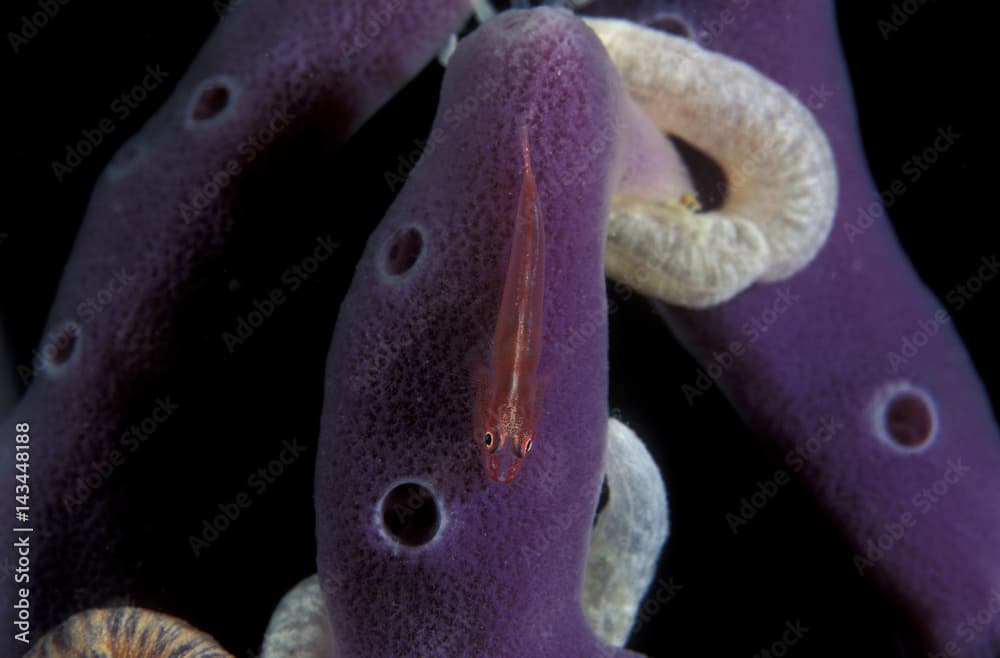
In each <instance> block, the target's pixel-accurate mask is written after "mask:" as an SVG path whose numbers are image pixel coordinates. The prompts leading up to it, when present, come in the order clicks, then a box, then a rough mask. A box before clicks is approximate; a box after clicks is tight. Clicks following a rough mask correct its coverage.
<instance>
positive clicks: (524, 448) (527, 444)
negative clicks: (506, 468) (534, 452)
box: [521, 436, 533, 457]
mask: <svg viewBox="0 0 1000 658" xmlns="http://www.w3.org/2000/svg"><path fill="white" fill-rule="evenodd" d="M532 443H533V441H532V440H531V437H530V436H529V437H528V438H526V439H525V440H524V443H522V444H521V456H522V457H523V456H524V455H527V454H528V453H529V452H531V445H532Z"/></svg>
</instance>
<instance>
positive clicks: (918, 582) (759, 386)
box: [588, 0, 1000, 655]
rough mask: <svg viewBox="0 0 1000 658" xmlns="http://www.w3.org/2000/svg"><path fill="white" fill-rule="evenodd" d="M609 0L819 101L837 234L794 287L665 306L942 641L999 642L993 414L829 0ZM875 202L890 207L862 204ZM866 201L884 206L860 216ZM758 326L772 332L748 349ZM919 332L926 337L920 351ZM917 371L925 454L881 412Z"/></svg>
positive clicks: (990, 650) (760, 429) (888, 587)
mask: <svg viewBox="0 0 1000 658" xmlns="http://www.w3.org/2000/svg"><path fill="white" fill-rule="evenodd" d="M611 4H612V3H597V4H596V5H595V6H593V7H592V8H591V9H589V10H588V11H591V12H593V13H594V14H598V15H600V14H603V13H612V14H616V15H619V16H622V17H627V18H630V19H632V20H636V21H638V22H644V21H646V20H648V19H650V18H652V17H654V16H656V15H657V14H659V13H663V12H666V13H669V14H672V15H674V16H676V17H679V18H681V19H682V20H683V21H685V22H686V23H687V24H688V26H689V27H690V28H691V32H692V34H694V35H695V36H696V37H697V38H698V39H699V41H700V42H701V43H702V45H704V46H706V47H708V48H711V49H713V50H718V51H720V52H724V53H726V54H728V55H731V56H733V57H736V58H738V59H741V60H743V61H746V62H748V63H750V64H751V65H753V66H754V67H756V68H757V69H758V70H760V71H761V72H763V73H764V74H766V75H768V76H770V77H771V78H773V79H775V80H777V81H778V82H780V83H782V84H783V85H785V86H786V87H787V88H789V89H790V90H792V91H794V92H796V93H798V94H799V97H800V99H802V100H803V101H804V102H806V103H807V105H810V107H811V108H812V109H813V110H814V114H815V116H816V117H817V119H818V121H819V122H820V125H821V126H822V127H823V129H824V130H825V132H826V134H827V136H828V138H829V140H830V142H831V145H832V146H833V149H834V152H835V156H836V159H837V166H838V175H839V178H840V196H839V206H838V213H837V217H836V220H835V222H836V223H835V226H834V228H833V231H832V233H831V235H830V238H829V241H828V243H827V245H826V247H825V248H824V249H823V250H822V251H821V252H820V254H819V256H818V257H817V259H816V260H815V261H814V262H813V263H812V264H811V265H810V266H809V267H808V268H806V269H805V270H804V271H803V272H802V273H800V274H799V275H797V276H794V277H792V278H791V279H789V280H787V281H785V282H781V283H778V284H775V285H770V286H756V287H754V288H752V289H750V290H748V291H747V292H745V293H743V294H741V295H739V296H738V297H737V298H736V299H734V300H732V301H730V302H728V303H725V304H722V305H721V306H719V307H718V308H715V309H711V310H707V311H686V310H683V309H678V308H664V309H663V313H664V316H665V317H666V319H667V321H668V323H669V325H670V327H671V329H673V330H674V332H675V333H676V334H677V335H678V336H679V337H680V339H681V340H682V341H683V342H684V343H685V344H686V345H687V346H688V348H689V349H690V350H691V351H692V353H693V354H694V355H695V356H696V357H697V358H698V359H699V360H700V361H701V362H702V364H703V366H705V367H706V369H707V368H708V367H709V366H710V365H711V366H712V367H713V372H718V373H720V375H719V383H720V384H721V386H722V388H723V390H724V391H725V393H726V395H727V396H728V397H729V398H730V400H731V401H732V402H733V404H734V405H735V406H736V408H737V410H738V411H739V412H740V414H741V415H742V416H743V417H744V419H745V420H746V421H747V423H748V424H749V425H750V426H751V427H752V429H754V430H755V431H756V432H757V433H758V434H759V435H760V436H761V437H763V438H765V439H766V440H767V441H768V442H769V443H770V444H771V445H772V446H773V447H774V448H776V449H777V450H778V451H780V454H781V457H782V459H783V463H785V464H787V465H789V466H790V467H791V468H792V470H794V471H796V472H798V471H800V470H801V477H802V478H803V480H804V481H805V482H806V483H807V486H808V487H809V488H810V489H812V491H813V492H814V493H815V495H816V498H817V500H818V501H819V504H820V506H821V507H822V508H824V510H825V511H826V512H827V513H829V514H830V515H831V516H832V517H833V519H834V521H835V522H836V524H837V525H838V527H839V528H840V529H841V531H842V532H843V533H844V534H845V535H846V537H847V539H848V540H849V542H850V545H851V546H852V548H853V549H854V551H856V558H855V559H856V564H858V565H859V569H860V570H861V571H863V573H864V575H865V577H870V578H872V579H874V580H875V581H876V582H878V583H879V585H880V586H881V587H882V588H883V589H884V590H885V591H887V592H888V593H889V594H890V595H891V596H892V597H893V598H895V599H897V600H898V601H899V602H900V603H901V604H902V605H903V606H904V607H905V609H906V610H907V611H908V613H909V614H910V615H911V618H912V620H913V623H914V625H915V627H916V628H917V629H918V632H919V633H920V634H921V635H923V636H924V639H925V642H926V644H927V647H928V648H929V649H931V650H934V651H937V652H947V654H946V655H992V654H995V653H997V652H998V651H1000V615H998V614H996V610H997V606H998V605H1000V594H998V592H1000V439H998V434H997V427H996V423H995V420H994V417H993V414H992V412H991V410H990V408H989V405H988V402H987V400H986V397H985V394H984V390H983V388H982V385H981V384H980V382H979V378H978V376H977V375H976V373H975V371H974V369H973V368H972V366H971V363H970V361H969V358H968V355H967V354H966V352H965V350H964V348H963V346H962V344H961V342H960V340H959V339H958V337H957V335H956V333H955V332H954V330H953V328H952V326H951V324H950V322H949V321H947V320H942V318H946V317H947V315H941V314H942V313H945V314H946V313H947V309H946V307H944V306H943V304H942V303H941V302H940V301H939V300H937V299H935V298H934V297H933V296H932V295H931V294H930V293H929V291H928V290H927V289H926V288H925V287H924V285H923V284H922V283H921V281H920V280H919V279H918V278H917V276H916V274H915V272H914V271H913V268H912V266H911V265H910V264H909V262H908V261H907V259H906V256H905V255H904V254H903V252H902V250H901V249H900V246H899V244H898V243H897V241H896V239H895V236H894V235H893V233H892V230H891V228H890V226H889V224H888V222H887V221H886V219H885V218H884V216H883V215H882V212H881V209H880V208H879V207H878V205H877V204H878V195H877V191H876V190H875V188H874V186H873V184H872V181H871V179H870V177H869V174H868V171H867V168H866V165H865V159H864V154H863V152H862V149H861V144H860V141H859V138H858V134H857V126H856V123H855V115H854V109H853V99H852V94H851V89H850V85H849V80H848V78H847V75H846V71H845V69H844V65H843V62H842V58H841V53H840V47H839V45H838V41H837V34H836V28H835V21H834V17H833V10H832V3H800V2H792V1H785V0H775V1H772V2H767V3H748V2H736V3H728V2H647V3H622V6H617V7H614V8H613V10H612V8H610V7H609V5H611ZM605 9H608V11H607V12H605V11H604V10H605ZM942 143H943V142H942ZM870 204H876V206H875V208H876V210H875V211H871V210H865V209H868V208H869V206H870ZM862 212H867V213H868V215H869V216H872V217H874V219H873V220H870V219H869V220H865V219H860V217H861V213H862ZM765 314H766V315H765ZM762 319H764V320H766V321H765V322H763V323H761V320H762ZM755 320H756V321H757V322H758V323H760V324H757V325H751V323H752V322H753V321H755ZM754 327H763V329H759V328H757V329H754ZM748 328H749V330H748ZM755 330H756V331H757V332H758V333H763V332H764V331H766V334H767V335H766V338H765V339H761V340H759V341H757V340H754V341H753V343H752V345H749V346H748V342H750V341H748V337H752V335H753V333H752V332H753V331H755ZM918 334H922V335H923V337H922V338H916V341H917V342H918V343H923V344H921V345H916V346H915V349H913V348H914V345H913V342H914V337H915V336H917V335H918ZM925 339H926V340H925ZM734 342H735V343H738V344H740V345H741V346H742V349H740V350H735V349H734V348H733V347H732V345H733V343H734ZM907 343H910V346H909V347H907V346H906V344H907ZM737 351H739V352H741V353H740V354H736V352H737ZM891 355H896V356H895V357H892V356H891ZM716 368H718V370H716ZM904 381H905V382H909V383H910V384H912V385H914V386H916V387H919V388H920V389H923V390H924V391H926V392H927V393H928V394H929V396H930V399H931V400H932V401H933V405H934V407H935V409H936V418H937V437H936V440H935V441H934V442H933V443H932V444H931V445H930V447H929V448H927V449H926V450H924V451H922V452H917V453H912V454H902V453H900V452H898V451H896V450H894V449H893V448H892V447H890V446H888V445H886V444H885V443H884V442H882V441H880V440H879V439H878V438H877V437H876V434H875V431H874V430H873V427H874V421H873V419H872V413H871V407H872V401H873V398H874V397H875V395H876V393H877V392H878V391H879V390H880V389H882V388H883V387H884V386H886V385H887V384H891V383H893V382H904ZM693 395H694V396H695V397H697V395H699V393H698V392H697V391H695V392H694V393H693ZM825 427H832V428H833V429H832V434H831V433H829V432H828V431H827V430H826V429H824V428H825ZM828 437H829V438H828ZM810 439H813V442H812V443H811V444H810V443H809V440H810ZM796 451H798V452H796ZM928 491H929V492H930V495H928V494H927V492H928ZM880 539H881V541H882V548H881V549H876V550H872V548H871V546H870V545H869V542H874V543H875V544H876V545H877V544H878V542H879V541H880ZM872 558H874V559H872ZM862 559H863V560H868V561H867V562H866V561H863V560H862ZM977 616H978V617H979V618H980V619H979V622H978V623H977V622H976V617H977Z"/></svg>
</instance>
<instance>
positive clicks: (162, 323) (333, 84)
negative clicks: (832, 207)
mask: <svg viewBox="0 0 1000 658" xmlns="http://www.w3.org/2000/svg"><path fill="white" fill-rule="evenodd" d="M467 13H468V8H467V7H466V6H465V3H463V2H458V1H456V2H428V3H419V5H417V6H414V5H413V4H412V3H407V5H406V6H405V7H404V6H403V3H401V2H394V1H385V2H331V3H291V4H289V3H249V4H248V5H247V6H246V7H241V8H240V9H239V10H237V11H234V12H233V13H232V14H230V15H228V16H227V17H226V19H225V20H224V21H223V23H222V24H221V26H220V27H219V28H218V30H217V31H216V32H215V34H214V35H213V37H212V38H211V39H210V40H209V41H208V43H207V44H206V45H205V47H204V48H203V50H202V51H201V53H200V55H199V57H198V58H197V59H196V60H195V62H194V63H193V64H192V65H191V67H190V69H189V71H188V73H187V75H186V76H185V77H184V78H183V79H182V80H181V81H180V82H179V83H178V85H177V87H176V89H175V91H174V94H173V96H172V98H171V100H170V101H169V102H168V103H167V104H166V105H165V106H164V107H163V108H162V109H161V110H160V111H159V112H158V113H157V114H156V115H155V116H154V117H153V118H152V119H151V120H150V121H149V122H148V124H147V125H146V126H145V128H144V129H143V131H142V132H140V133H139V134H138V135H136V136H135V137H134V138H133V139H132V140H130V141H129V142H127V143H126V144H125V146H124V147H122V149H121V150H120V151H119V152H118V154H117V155H116V156H115V158H114V159H113V160H112V162H111V164H110V165H109V167H108V168H107V169H106V170H105V172H104V174H103V176H102V178H101V180H100V181H99V183H98V185H97V187H96V188H95V190H94V192H93V195H92V198H91V201H90V206H89V209H88V215H87V219H86V220H85V221H84V224H83V226H82V228H81V230H80V233H79V235H78V237H77V241H76V245H75V248H74V250H73V253H72V256H71V258H70V260H69V262H68V264H67V266H66V270H65V273H64V275H63V279H62V283H61V285H60V288H59V291H58V294H57V297H56V300H55V303H54V304H53V306H52V310H51V311H50V314H49V320H48V322H47V324H46V330H45V333H44V338H43V341H42V345H41V346H40V348H39V351H45V350H44V348H45V346H46V345H47V343H48V342H50V340H52V337H53V336H57V335H58V334H59V333H60V331H61V327H63V326H64V324H65V323H66V322H67V321H68V320H70V319H72V320H73V321H75V322H76V323H77V324H78V325H79V326H80V335H79V337H78V339H77V342H76V344H75V347H74V351H73V354H72V356H71V357H70V359H69V361H68V362H67V363H66V365H65V366H64V367H63V368H62V372H60V373H59V374H58V375H57V376H53V375H50V374H48V373H47V372H37V373H36V374H35V379H34V382H33V384H32V386H31V387H30V389H29V390H28V392H27V394H26V395H25V397H24V398H23V399H22V400H21V401H20V403H19V404H18V405H17V406H16V407H15V408H14V409H13V410H12V412H11V414H10V416H9V419H10V420H5V422H4V426H8V425H10V426H13V423H14V420H16V421H17V422H29V423H30V424H31V430H32V432H31V433H32V436H33V442H32V460H31V477H32V483H33V484H34V489H33V491H32V505H31V506H32V519H31V521H32V523H33V525H34V526H35V527H36V532H35V534H34V535H33V539H32V544H33V546H32V548H33V552H32V555H31V557H32V576H33V579H32V581H31V600H32V601H33V622H34V623H33V627H32V638H37V637H38V636H39V634H40V633H41V632H43V631H44V630H46V629H47V628H48V627H49V626H50V625H51V624H52V623H54V622H57V621H59V620H61V619H62V618H64V617H65V616H66V615H67V614H69V613H71V612H73V611H75V610H77V609H80V608H82V607H85V606H88V605H95V604H98V603H101V604H104V603H108V602H109V601H114V600H116V597H121V596H123V595H125V594H126V591H127V586H128V583H129V582H130V581H131V579H132V577H133V575H134V571H135V569H137V568H139V565H141V563H142V561H143V556H141V555H140V556H136V555H133V554H132V553H131V550H132V548H134V544H130V542H129V541H126V536H127V535H131V536H132V540H133V541H134V540H135V537H136V536H141V535H144V534H148V533H149V532H150V531H149V530H148V529H147V528H146V527H145V525H146V524H150V523H154V522H155V519H152V518H149V517H148V516H147V517H145V518H143V516H144V512H148V509H145V507H144V501H143V500H141V499H139V500H136V499H135V498H133V495H132V493H131V492H130V491H129V490H128V489H127V488H125V487H124V482H125V481H126V480H124V479H123V474H122V471H123V470H124V469H120V468H118V466H119V464H118V463H116V459H115V458H114V457H113V454H114V453H115V452H117V453H118V455H119V457H123V461H127V460H128V459H127V455H128V450H127V449H126V446H125V444H124V443H123V441H124V435H125V433H126V432H127V429H128V427H129V426H130V424H131V423H134V422H137V421H140V420H142V419H143V417H144V416H150V417H153V418H154V419H155V420H157V421H158V424H159V425H162V424H163V423H165V422H167V419H168V418H169V417H170V415H171V414H172V413H176V402H177V401H176V397H174V399H173V400H170V399H169V396H168V399H167V400H166V401H165V402H164V403H162V404H160V403H159V402H155V401H154V395H153V392H154V391H156V384H157V382H158V380H159V378H160V377H161V376H162V375H163V374H164V372H165V371H167V370H169V368H170V366H171V363H172V360H173V359H174V358H176V357H177V354H176V352H175V350H176V347H177V345H178V342H179V341H180V337H181V336H182V335H185V334H188V335H189V334H190V332H191V325H192V323H197V321H198V316H197V315H196V314H194V313H192V312H191V309H192V307H191V300H192V298H193V296H194V295H195V294H196V293H197V292H198V291H199V287H200V286H201V285H202V284H203V281H204V277H206V276H207V275H208V274H210V273H211V272H212V271H213V267H217V266H218V262H219V259H220V257H221V255H222V253H223V251H224V249H225V248H226V246H227V242H228V241H229V240H230V238H231V235H232V224H233V222H232V216H231V211H232V208H231V206H230V205H229V204H230V203H231V201H232V199H233V198H234V197H235V196H237V195H238V193H239V192H241V191H242V189H241V188H243V186H244V185H245V184H246V181H247V180H248V179H249V180H251V181H252V180H253V178H254V175H255V174H257V173H259V170H258V169H257V167H258V165H259V164H260V161H261V160H262V159H263V158H262V155H263V153H264V151H265V150H268V151H273V150H275V149H276V145H278V144H287V143H290V142H294V138H295V137H296V136H301V135H303V134H306V135H309V136H310V137H311V138H312V140H313V142H312V145H311V146H310V148H312V149H313V150H314V151H316V150H322V149H324V148H326V149H329V148H330V147H331V146H336V145H338V144H339V143H340V142H342V141H343V140H344V139H345V138H346V137H347V136H348V135H349V134H350V133H351V132H352V131H353V130H355V129H356V128H357V127H358V126H359V125H360V124H361V123H362V122H363V121H364V120H365V119H366V118H367V117H368V116H370V115H371V114H372V113H373V112H374V111H375V110H376V109H377V108H378V106H379V105H381V104H382V103H383V102H385V101H386V100H387V99H388V98H389V97H390V96H391V95H392V94H394V93H395V92H396V91H398V90H399V89H400V88H401V87H402V86H403V85H404V84H405V83H406V82H407V81H408V80H409V79H410V78H411V77H412V76H414V75H416V73H417V72H418V71H419V70H420V69H421V68H422V66H423V65H424V64H425V63H426V62H427V61H428V60H429V59H430V58H431V57H432V56H433V54H434V53H435V52H436V50H437V49H438V48H439V47H440V46H441V44H443V43H444V41H445V39H446V38H447V36H448V34H449V33H451V32H453V31H454V30H455V29H457V28H458V27H459V26H460V25H461V24H462V22H463V21H464V20H465V18H466V15H467ZM206 81H209V83H208V84H209V85H212V84H215V85H222V86H224V87H225V88H226V90H227V92H228V96H220V95H219V94H218V93H209V94H208V95H207V96H204V95H200V94H201V90H203V89H205V86H204V85H205V84H206ZM196 98H200V102H201V103H202V105H201V106H199V105H198V101H196V100H195V99H196ZM220 99H221V100H220ZM213 104H214V108H213ZM199 107H201V109H199ZM216 110H217V112H216ZM213 112H214V115H213ZM193 116H195V117H197V116H200V117H202V118H201V119H200V120H192V117H193ZM116 278H117V279H118V280H119V281H120V282H124V287H125V288H126V289H127V293H123V294H117V295H112V296H111V298H110V301H108V302H107V304H105V305H104V306H103V307H102V308H101V309H100V312H97V313H95V312H93V311H92V310H90V311H87V310H81V308H83V307H82V306H81V304H82V303H83V302H84V301H85V300H86V299H87V298H88V297H93V296H94V295H95V294H96V291H99V290H103V289H104V287H105V286H107V284H108V282H109V281H111V280H115V279H116ZM157 407H159V409H160V410H159V411H156V409H157ZM188 438H190V439H193V440H194V441H195V442H197V441H200V440H210V438H209V437H203V436H200V435H194V436H189V437H188ZM191 447H192V446H191V444H188V445H186V446H185V444H184V442H183V439H181V440H179V441H178V443H176V444H175V448H174V452H178V453H180V452H183V451H185V450H188V449H190V448H191ZM12 460H13V450H12V449H10V450H8V449H4V450H3V451H2V453H0V470H2V471H3V472H4V473H12V472H13V466H12ZM135 461H136V460H135V459H131V462H132V463H131V464H130V465H131V466H134V465H135ZM105 467H106V468H107V469H108V470H107V472H105V471H103V470H101V469H103V468H105ZM87 476H92V477H94V478H95V480H94V481H95V482H98V483H99V484H96V485H95V486H94V487H85V488H86V489H87V491H86V495H79V494H78V492H79V491H80V487H81V480H83V479H84V478H85V477H87ZM177 482H178V481H177V480H175V481H174V485H173V486H177ZM180 482H183V479H181V480H180ZM67 497H69V502H68V499H67ZM77 498H80V499H81V500H82V502H80V503H76V502H72V501H74V500H75V499H77ZM12 504H13V501H12V500H11V497H10V496H4V497H3V501H2V503H0V513H2V514H3V517H4V518H11V516H12V513H13V511H12ZM13 586H14V583H13V582H8V583H6V584H5V585H4V597H3V602H4V608H5V609H8V610H9V609H10V607H9V606H10V605H11V597H12V595H13ZM9 640H10V633H7V632H6V631H5V633H4V642H7V641H9ZM8 646H10V645H8ZM21 649H23V647H18V648H16V649H10V651H17V652H18V653H19V652H20V650H21ZM4 655H8V654H7V653H5V654H4ZM11 655H13V654H11Z"/></svg>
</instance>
